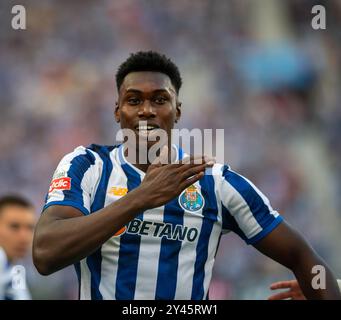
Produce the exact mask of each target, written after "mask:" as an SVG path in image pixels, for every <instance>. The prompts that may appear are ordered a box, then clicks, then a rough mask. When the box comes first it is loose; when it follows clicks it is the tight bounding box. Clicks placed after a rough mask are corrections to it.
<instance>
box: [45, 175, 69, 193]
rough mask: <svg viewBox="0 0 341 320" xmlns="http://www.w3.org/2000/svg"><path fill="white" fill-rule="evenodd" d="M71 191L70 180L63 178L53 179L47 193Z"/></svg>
mask: <svg viewBox="0 0 341 320" xmlns="http://www.w3.org/2000/svg"><path fill="white" fill-rule="evenodd" d="M70 189H71V178H69V177H63V178H58V179H54V180H52V182H51V185H50V189H49V193H50V192H52V191H53V190H70Z"/></svg>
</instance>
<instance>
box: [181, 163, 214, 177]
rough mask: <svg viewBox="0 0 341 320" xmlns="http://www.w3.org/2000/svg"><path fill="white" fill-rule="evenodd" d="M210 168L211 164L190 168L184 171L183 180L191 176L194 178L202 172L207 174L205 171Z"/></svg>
mask: <svg viewBox="0 0 341 320" xmlns="http://www.w3.org/2000/svg"><path fill="white" fill-rule="evenodd" d="M208 166H209V164H206V163H204V164H201V165H197V166H195V167H189V168H188V169H187V170H185V171H183V173H182V178H183V179H188V178H189V177H191V176H194V175H196V174H198V173H200V172H203V173H205V169H206V168H207V167H208Z"/></svg>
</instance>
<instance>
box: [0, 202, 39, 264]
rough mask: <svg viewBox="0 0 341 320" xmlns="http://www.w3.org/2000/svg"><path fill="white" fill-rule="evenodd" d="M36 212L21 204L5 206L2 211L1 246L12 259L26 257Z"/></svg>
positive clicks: (0, 217)
mask: <svg viewBox="0 0 341 320" xmlns="http://www.w3.org/2000/svg"><path fill="white" fill-rule="evenodd" d="M34 224H35V214H34V212H33V210H32V209H28V208H22V207H20V206H13V205H11V206H7V207H4V208H3V209H2V211H1V213H0V246H1V247H2V248H3V249H4V250H5V252H6V254H7V256H8V258H9V259H10V260H16V259H19V258H22V257H24V256H25V255H26V254H27V253H28V251H29V249H30V246H31V243H32V238H33V229H34Z"/></svg>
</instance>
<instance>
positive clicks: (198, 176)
mask: <svg viewBox="0 0 341 320" xmlns="http://www.w3.org/2000/svg"><path fill="white" fill-rule="evenodd" d="M204 175H205V173H204V172H203V171H201V172H199V173H197V174H195V175H194V176H192V177H190V178H188V179H186V180H185V181H184V182H183V183H181V184H180V188H181V190H184V189H186V188H187V187H189V186H190V185H192V184H194V183H195V182H197V181H198V180H200V179H201V178H202V177H203V176H204Z"/></svg>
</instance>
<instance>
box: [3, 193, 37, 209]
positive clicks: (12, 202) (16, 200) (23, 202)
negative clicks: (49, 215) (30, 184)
mask: <svg viewBox="0 0 341 320" xmlns="http://www.w3.org/2000/svg"><path fill="white" fill-rule="evenodd" d="M7 206H18V207H22V208H26V209H33V204H32V203H31V202H30V201H29V200H27V199H26V198H24V197H23V196H20V195H16V194H9V195H5V196H3V197H1V198H0V214H1V211H2V210H3V209H4V208H5V207H7Z"/></svg>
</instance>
